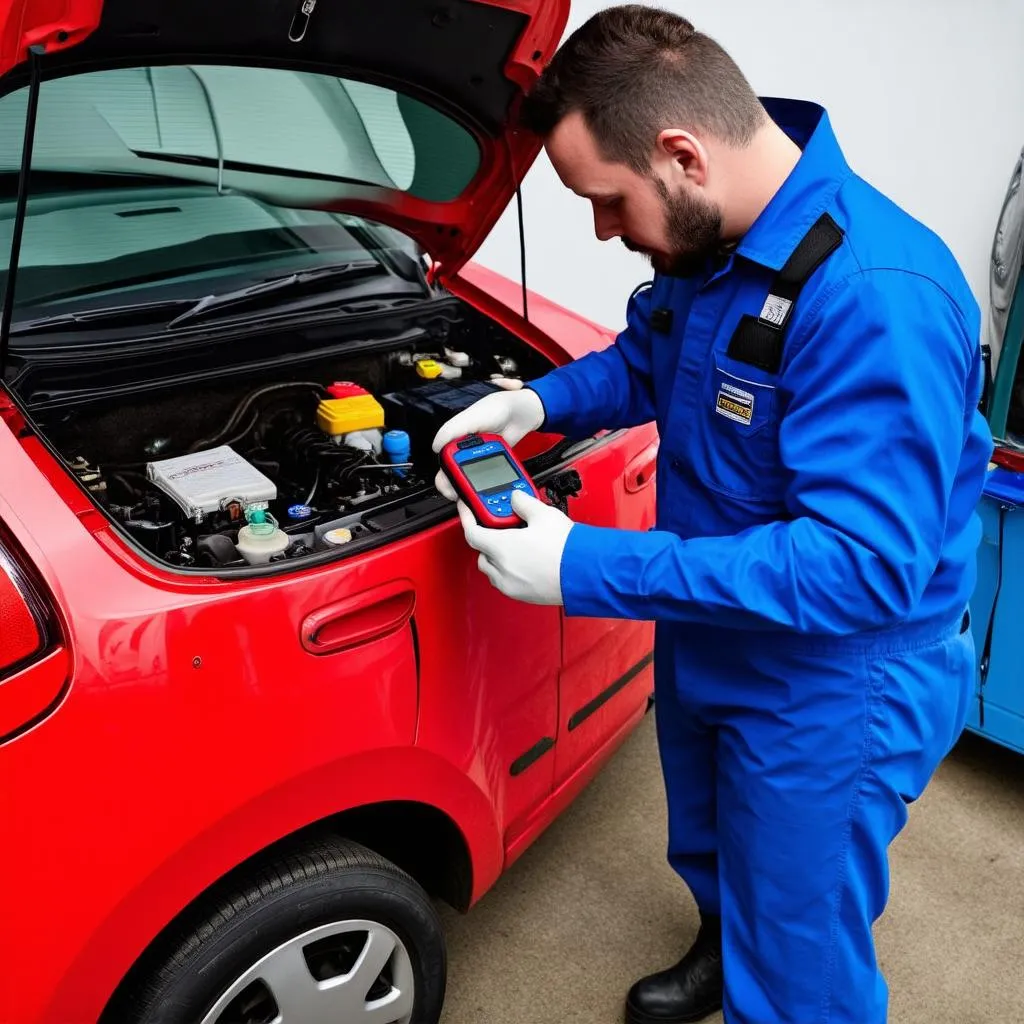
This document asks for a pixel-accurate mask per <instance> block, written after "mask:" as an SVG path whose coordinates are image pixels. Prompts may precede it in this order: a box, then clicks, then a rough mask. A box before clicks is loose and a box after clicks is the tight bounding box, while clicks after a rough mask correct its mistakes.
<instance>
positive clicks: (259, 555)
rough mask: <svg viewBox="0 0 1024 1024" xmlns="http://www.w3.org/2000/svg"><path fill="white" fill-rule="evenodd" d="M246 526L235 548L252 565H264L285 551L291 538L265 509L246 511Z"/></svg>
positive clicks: (239, 532)
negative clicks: (279, 527)
mask: <svg viewBox="0 0 1024 1024" xmlns="http://www.w3.org/2000/svg"><path fill="white" fill-rule="evenodd" d="M245 520H246V525H245V526H243V527H242V528H241V529H240V530H239V531H238V541H237V542H236V544H235V547H236V548H238V553H239V554H240V555H241V556H242V557H243V558H244V559H245V560H246V561H247V562H248V563H249V564H250V565H262V564H263V563H265V562H269V561H270V559H271V557H272V556H274V555H276V554H279V553H280V552H282V551H284V549H285V548H286V547H288V545H289V544H290V543H291V538H290V537H289V536H288V534H287V533H285V532H284V530H280V529H278V526H277V521H276V520H275V519H274V517H273V516H272V515H271V514H270V513H269V512H268V511H267V510H266V509H263V508H247V509H246V510H245Z"/></svg>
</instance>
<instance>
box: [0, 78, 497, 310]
mask: <svg viewBox="0 0 1024 1024" xmlns="http://www.w3.org/2000/svg"><path fill="white" fill-rule="evenodd" d="M26 108H27V89H21V90H19V91H17V92H14V93H11V94H9V95H7V96H5V97H3V98H0V253H2V254H3V257H6V255H7V254H8V253H9V252H10V244H11V237H12V232H13V226H14V215H15V201H16V195H17V187H18V174H19V170H20V165H21V150H22V137H23V133H24V125H25V114H26ZM479 161H480V151H479V147H478V145H477V143H476V140H475V139H474V138H473V136H472V135H471V134H470V133H468V132H467V131H466V130H465V129H464V128H462V127H461V126H460V125H458V124H456V123H455V122H454V121H452V120H450V119H448V118H447V117H445V116H444V115H442V114H440V113H438V112H437V111H436V110H434V109H433V108H431V107H429V106H427V105H425V104H423V103H421V102H419V101H418V100H415V99H413V98H411V97H409V96H405V95H403V94H401V93H397V92H395V91H393V90H390V89H386V88H382V87H379V86H375V85H370V84H367V83H364V82H357V81H351V80H348V79H343V78H337V77H331V76H326V75H319V74H310V73H305V72H296V71H284V70H277V69H269V68H248V67H219V66H205V65H194V66H193V65H189V66H172V67H142V68H119V69H115V70H106V71H98V72H92V73H89V74H84V75H76V76H71V77H66V78H60V79H54V80H52V81H44V82H43V83H42V84H41V86H40V94H39V109H38V120H37V128H36V133H35V142H34V146H33V154H32V173H31V178H30V189H29V197H28V206H27V216H26V221H25V229H24V235H23V238H22V244H21V254H20V258H19V268H18V275H17V281H16V285H15V296H14V298H15V303H14V322H15V323H17V322H19V321H24V320H30V319H35V318H39V317H45V316H49V315H51V314H59V313H64V312H69V311H78V310H88V309H90V308H99V307H106V306H110V305H112V304H115V303H116V304H121V305H123V304H125V303H135V302H152V301H154V300H161V299H165V298H190V297H196V298H198V297H201V296H203V295H207V294H210V293H212V292H220V291H225V290H230V289H233V288H238V287H245V286H246V285H247V284H249V283H252V282H256V281H262V280H266V279H268V278H270V277H273V276H275V275H279V274H287V273H291V272H294V271H297V270H305V269H311V268H316V267H318V266H322V265H327V264H337V263H339V262H344V261H348V260H359V259H366V258H367V255H368V254H369V255H371V256H372V255H376V256H377V258H383V257H385V256H386V254H387V252H388V251H389V250H395V249H401V250H403V251H405V252H407V253H411V254H413V255H419V254H418V252H417V250H416V247H415V245H414V243H413V242H412V241H411V240H409V239H408V238H406V237H405V236H403V235H401V234H400V233H398V232H396V231H393V230H391V229H388V228H385V227H383V226H381V225H376V224H372V223H369V222H367V221H365V220H363V219H361V218H359V217H354V216H352V215H346V214H340V213H331V212H324V211H322V210H319V209H316V208H315V207H320V206H330V205H334V204H337V203H340V202H342V201H344V200H345V199H349V198H352V197H355V198H358V199H363V200H366V199H372V198H373V196H374V195H375V194H379V191H380V189H381V188H387V189H395V190H399V191H403V192H407V193H408V194H409V195H411V196H414V197H416V198H420V199H427V200H431V201H442V202H443V201H448V200H451V199H454V198H456V197H457V196H458V195H459V194H460V193H461V192H462V191H463V190H464V189H465V187H466V185H467V184H468V183H469V182H470V180H471V179H472V178H473V176H474V175H475V173H476V171H477V169H478V167H479ZM0 259H2V263H3V267H2V270H0V287H3V288H6V279H7V268H6V264H7V260H6V258H2V257H0Z"/></svg>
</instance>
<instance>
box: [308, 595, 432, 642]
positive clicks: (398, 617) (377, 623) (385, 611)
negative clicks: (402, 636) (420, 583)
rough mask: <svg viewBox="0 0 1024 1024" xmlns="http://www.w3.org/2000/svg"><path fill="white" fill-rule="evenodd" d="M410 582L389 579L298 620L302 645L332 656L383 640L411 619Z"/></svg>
mask: <svg viewBox="0 0 1024 1024" xmlns="http://www.w3.org/2000/svg"><path fill="white" fill-rule="evenodd" d="M415 607H416V590H415V587H414V586H413V583H412V581H411V580H393V581H391V582H390V583H384V584H382V585H381V586H379V587H373V588H371V589H370V590H364V591H363V592H362V593H359V594H354V595H353V596H352V597H346V598H343V599H342V600H340V601H335V602H333V603H332V604H328V605H325V606H324V607H323V608H319V609H317V611H315V612H311V613H310V614H309V615H307V616H306V617H305V618H304V619H303V620H302V629H301V637H302V646H303V647H304V648H305V649H306V650H307V651H309V653H310V654H334V653H337V652H338V651H347V650H351V649H352V648H353V647H359V646H362V645H363V644H369V643H373V642H374V641H375V640H383V639H384V638H385V637H387V636H391V634H392V633H397V632H398V631H399V630H400V629H401V628H402V627H403V626H405V624H406V623H407V622H408V621H409V620H410V619H411V618H412V613H413V610H414V609H415Z"/></svg>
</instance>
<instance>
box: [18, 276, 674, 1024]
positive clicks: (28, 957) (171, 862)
mask: <svg viewBox="0 0 1024 1024" xmlns="http://www.w3.org/2000/svg"><path fill="white" fill-rule="evenodd" d="M484 286H486V287H487V288H488V289H489V291H484ZM453 290H455V291H457V292H461V293H462V295H463V297H465V298H466V299H467V301H470V300H471V299H472V298H476V299H481V298H484V304H486V305H487V306H488V307H489V308H490V311H491V312H492V315H496V316H499V315H500V317H502V318H504V319H505V320H507V321H508V323H509V324H512V325H514V326H515V327H516V328H517V329H519V328H521V330H522V333H526V334H532V335H533V336H534V337H535V340H536V344H537V345H538V347H541V348H546V349H547V351H548V352H549V353H551V355H552V358H553V359H555V361H557V362H564V361H566V360H567V359H568V358H570V357H571V354H572V353H575V354H580V355H581V354H583V353H584V352H585V351H586V350H587V349H588V348H593V347H602V346H603V345H604V344H607V343H608V341H610V340H611V337H612V333H611V332H609V331H608V330H606V329H603V328H599V327H597V326H596V325H593V324H589V323H587V322H585V321H582V320H578V319H575V318H573V317H571V315H569V314H567V313H566V312H565V311H563V310H560V309H558V307H556V306H554V305H553V304H551V303H549V302H547V301H546V300H543V299H542V298H541V297H539V296H538V297H536V298H533V297H531V322H530V323H529V324H523V322H522V321H521V319H520V318H519V315H518V313H517V312H516V311H515V308H514V303H515V301H516V298H517V296H519V295H520V294H521V293H520V292H519V289H518V286H517V285H516V284H515V283H514V282H509V281H505V280H504V279H502V278H499V277H498V276H497V275H494V274H493V273H492V272H491V271H488V270H485V269H483V268H478V267H474V266H470V267H467V268H466V271H465V272H464V276H463V277H462V278H460V279H459V280H458V281H457V282H455V285H454V288H453ZM502 311H503V312H502ZM549 329H550V330H553V331H557V332H558V333H557V334H556V337H557V341H556V340H555V338H554V337H552V336H551V335H550V334H548V330H549ZM563 339H564V343H563ZM570 349H571V350H572V352H570V351H567V350H570ZM3 417H4V419H5V421H6V425H5V426H3V427H2V428H0V464H3V465H4V467H5V483H4V488H3V491H2V493H0V521H2V522H3V523H4V524H5V527H6V528H7V529H8V530H9V532H10V533H11V535H12V536H13V537H14V539H15V540H16V542H17V543H18V545H19V546H20V547H21V548H22V549H23V550H24V551H25V552H26V553H27V554H28V556H29V558H30V559H31V561H32V563H33V564H34V565H35V567H36V570H37V572H38V573H39V575H40V577H41V578H42V580H43V582H44V583H45V585H46V586H47V587H48V588H49V590H50V592H51V594H52V596H53V600H54V602H55V604H56V606H57V608H58V609H59V611H60V618H61V626H62V629H63V630H64V631H65V635H66V637H67V650H68V652H69V655H68V656H69V657H70V658H71V661H70V663H69V665H70V667H69V680H70V683H69V685H68V686H67V687H66V688H65V690H64V692H63V695H62V697H61V700H60V703H59V704H58V706H57V707H56V708H55V709H53V710H52V711H51V713H50V714H49V715H48V716H47V717H46V718H45V719H44V720H42V721H41V722H39V723H38V724H36V725H34V726H32V727H31V728H29V729H27V730H26V731H24V732H23V733H22V734H20V735H18V736H17V737H16V738H14V739H12V740H11V741H9V742H8V743H5V744H3V745H2V746H0V766H2V768H0V771H2V781H3V791H4V814H5V819H6V820H8V821H13V822H17V823H18V829H19V831H20V832H21V834H23V835H24V836H26V837H31V841H30V842H29V843H27V844H14V845H7V846H5V847H4V851H3V853H2V854H0V866H2V868H3V869H4V873H5V875H6V876H7V877H13V876H17V877H18V878H19V880H20V881H19V891H18V895H17V896H16V898H14V899H13V900H10V901H9V902H8V906H7V908H6V921H7V928H6V929H5V935H6V936H7V939H6V940H5V942H4V943H3V955H4V958H5V962H6V963H7V964H8V970H7V971H6V972H5V974H6V977H7V978H8V979H10V978H12V977H15V978H17V979H18V984H17V986H16V987H15V986H12V988H11V990H10V991H9V992H7V993H6V994H5V999H4V1002H5V1005H6V1006H7V1007H8V1008H9V1011H10V1013H11V1018H10V1019H11V1020H12V1021H16V1022H19V1024H20V1022H22V1021H24V1022H32V1024H58V1022H59V1024H67V1022H68V1021H70V1020H75V1021H77V1020H82V1021H84V1020H95V1019H96V1017H97V1016H98V1015H99V1013H100V1012H101V1011H102V1008H103V1006H104V1005H105V1004H106V1002H107V1000H108V999H109V998H110V996H111V994H112V992H113V990H114V988H115V986H116V985H117V984H118V983H119V981H120V980H121V979H122V977H123V976H124V974H125V972H126V971H127V970H128V968H129V967H130V966H131V964H132V963H133V962H134V960H135V959H136V958H137V957H138V956H139V954H140V953H141V951H142V950H143V949H144V948H145V946H146V945H147V944H148V943H149V942H150V941H152V940H153V938H154V937H155V936H156V935H157V934H158V933H159V931H160V930H161V929H162V928H163V927H164V926H165V925H167V923H168V922H169V921H170V920H171V919H172V918H173V917H174V916H175V915H176V914H177V913H178V912H180V911H181V909H182V908H183V907H184V906H186V905H187V904H188V903H189V902H190V901H192V900H194V899H196V898H197V897H198V896H200V895H201V893H202V892H203V891H204V890H205V889H206V888H207V887H208V886H209V885H211V884H212V883H213V882H215V881H216V880H217V879H219V878H221V877H223V876H224V875H225V874H226V873H227V872H229V871H230V870H231V869H232V868H233V867H235V866H236V865H237V864H239V863H241V862H242V861H244V860H245V859H247V858H248V857H251V856H253V855H255V854H256V853H258V852H259V851H260V850H263V849H265V848H266V847H267V846H269V845H270V844H272V843H273V842H275V841H277V840H279V839H280V838H282V837H284V836H287V835H289V834H291V833H292V832H294V831H296V830H298V829H301V828H303V827H305V826H308V825H310V824H313V823H315V822H318V821H322V820H324V819H325V818H329V817H331V816H332V815H336V814H338V813H340V812H343V811H345V810H348V809H352V808H356V807H362V806H369V805H374V804H379V803H386V802H391V801H412V802H416V803H420V804H424V805H427V806H429V807H432V808H435V809H436V810H438V811H440V812H442V813H443V814H444V815H445V816H447V817H448V818H449V819H450V820H451V821H452V822H453V823H454V825H455V826H456V828H457V829H458V832H459V834H460V835H461V836H462V837H463V840H464V841H465V844H466V847H467V849H468V851H469V857H470V862H471V866H472V886H471V894H470V903H475V902H476V901H477V900H478V899H479V898H480V897H481V896H482V895H483V894H484V893H485V892H486V891H487V890H488V889H489V888H490V886H491V885H493V883H494V882H495V880H496V879H497V878H498V877H499V875H500V873H501V872H502V871H503V870H504V869H505V868H507V867H508V866H509V865H510V864H511V863H513V862H514V860H515V859H517V858H518V856H520V855H521V853H522V852H523V851H524V850H525V849H526V848H527V847H528V846H529V844H530V842H532V841H533V839H535V838H536V836H537V835H539V834H540V833H541V832H542V831H543V829H544V828H545V827H546V826H547V825H548V824H549V823H550V822H551V821H552V820H553V819H554V818H555V817H556V816H557V814H558V813H560V812H561V810H563V809H564V807H565V806H567V804H568V803H569V802H570V801H571V800H572V798H573V797H574V796H575V795H576V794H577V793H578V792H579V790H580V789H581V788H582V787H583V786H584V785H585V784H586V783H587V782H588V781H589V780H590V778H592V777H593V775H594V773H595V772H596V771H597V770H598V768H599V767H600V765H601V764H602V763H604V761H605V760H606V758H607V757H608V756H609V755H610V754H611V753H612V752H613V751H614V750H615V749H616V747H617V746H618V745H619V743H621V742H622V740H623V739H624V738H625V736H626V735H628V733H629V731H630V729H631V728H632V727H633V726H634V725H635V724H636V723H637V722H638V721H639V720H640V718H641V717H642V716H643V714H644V712H645V710H646V707H647V701H648V697H649V694H650V692H651V689H652V682H651V671H650V667H649V665H647V664H644V665H641V667H640V669H639V670H638V671H637V672H636V673H635V674H634V676H633V677H632V678H631V679H630V680H629V685H627V686H624V687H620V688H619V689H617V690H616V692H615V693H614V695H613V696H611V697H610V698H609V699H607V700H606V702H605V703H604V705H603V706H602V708H601V710H600V712H599V713H595V714H594V715H593V716H592V717H591V719H590V720H589V721H588V723H587V727H586V728H581V729H580V730H579V731H578V735H579V738H580V739H581V740H584V739H585V744H584V745H582V746H580V747H579V748H578V749H576V750H574V751H573V753H572V756H571V757H570V758H568V759H567V758H565V757H564V756H561V755H560V750H559V747H560V746H565V745H566V744H567V741H568V740H567V735H566V728H567V715H568V714H571V713H572V711H573V710H575V709H576V706H577V705H578V704H579V703H580V702H581V701H585V700H588V699H590V696H591V689H590V688H598V689H605V688H607V685H608V684H609V682H614V679H612V678H611V676H612V675H614V674H616V673H619V670H620V668H622V666H627V663H630V664H633V665H635V664H638V663H639V662H641V661H642V660H643V659H644V657H645V655H646V654H647V652H648V651H649V649H650V637H649V635H648V632H647V630H648V629H649V627H648V626H647V625H646V624H636V623H613V622H596V623H582V622H575V621H572V620H568V619H563V616H562V614H561V610H560V609H557V608H551V607H543V606H531V605H524V604H521V603H518V602H513V601H510V600H509V599H507V598H505V597H503V596H502V595H501V594H500V593H498V592H497V591H496V590H494V589H493V588H492V587H491V586H490V584H489V583H488V582H487V580H486V578H485V577H484V576H483V574H481V573H480V572H479V570H478V568H477V565H476V557H475V555H474V553H473V552H471V551H470V550H469V549H468V548H466V546H465V543H464V540H463V538H462V535H461V529H460V526H459V524H458V521H457V519H456V518H455V517H454V516H453V517H452V518H450V519H448V520H446V521H445V522H444V523H442V524H440V525H439V526H436V527H433V528H431V529H428V530H426V531H424V532H422V533H420V534H416V535H414V536H412V537H409V538H407V539H405V540H401V541H397V542H395V543H393V544H390V545H388V546H385V547H383V548H380V549H377V550H376V551H372V552H368V553H366V554H365V555H362V556H357V557H356V558H353V559H350V560H346V561H342V562H340V563H335V564H332V565H329V566H324V567H321V568H319V569H308V570H305V571H297V572H295V573H292V574H288V575H284V576H277V577H273V578H268V579H264V580H246V581H240V580H239V581H230V582H225V581H223V580H216V579H212V578H203V577H189V578H184V577H181V576H180V575H176V574H175V573H173V572H171V571H166V570H163V569H161V568H160V567H158V566H154V565H153V564H151V563H148V562H145V561H143V560H142V559H141V558H140V557H139V556H138V555H137V553H135V552H134V551H132V550H130V549H129V548H128V547H126V546H125V545H124V544H123V543H122V541H121V540H120V538H119V536H118V535H117V534H116V533H115V532H114V531H113V530H112V529H111V527H110V524H109V522H108V521H107V520H106V519H105V518H104V517H103V516H102V515H100V514H99V513H98V512H97V511H96V510H95V508H94V506H93V505H92V504H91V502H90V501H89V499H88V497H87V496H86V495H85V494H84V492H83V491H82V490H80V489H79V488H78V487H77V486H76V485H75V484H74V483H73V482H72V481H71V480H70V479H69V477H68V476H67V474H66V473H65V471H64V469H63V468H62V467H61V466H60V465H59V464H58V463H57V462H56V460H55V459H54V458H53V457H52V455H51V454H50V453H49V451H48V450H47V449H46V448H45V447H44V446H43V445H42V444H41V443H40V442H39V441H38V440H36V439H34V438H18V437H17V436H16V432H17V428H18V425H19V424H18V419H19V415H18V414H17V412H16V411H13V410H12V408H11V407H10V406H8V407H7V408H6V410H5V411H4V413H3ZM12 426H13V427H14V430H12V429H10V428H11V427H12ZM654 439H655V435H654V428H653V426H650V427H643V428H639V429H636V430H633V431H627V432H622V433H620V434H617V435H605V436H604V437H603V439H602V442H601V443H598V444H597V445H594V446H593V447H592V448H591V449H589V450H587V451H585V452H584V453H583V454H581V455H580V456H579V457H578V458H577V459H576V460H575V461H574V463H573V465H574V467H575V468H576V469H577V470H578V471H579V472H580V475H581V478H582V479H583V481H584V489H583V491H582V492H581V496H580V498H579V499H578V506H577V507H573V508H572V510H571V511H572V513H573V515H574V516H576V517H577V518H579V519H581V520H584V521H590V522H595V523H609V522H613V521H617V520H621V521H623V522H628V523H630V524H632V525H635V526H636V527H637V528H645V527H646V525H648V524H649V523H650V521H651V517H652V516H653V495H652V494H651V493H650V488H641V489H640V490H639V491H636V492H632V493H630V492H628V491H627V490H626V484H625V481H626V480H627V478H628V477H629V467H630V466H631V465H632V464H634V463H635V462H636V460H637V459H638V458H640V459H641V460H643V459H644V458H646V456H645V453H646V452H648V451H649V449H650V448H651V445H652V442H653V441H654ZM538 443H543V442H542V441H540V442H538ZM571 500H573V501H576V500H577V499H571ZM409 593H412V594H414V595H415V604H414V607H413V608H412V615H411V619H408V618H407V617H406V614H405V611H403V610H402V609H398V611H396V612H394V614H392V613H391V612H388V613H387V614H385V615H384V616H383V620H386V621H385V624H384V626H383V627H382V630H381V631H380V632H379V633H378V634H377V635H373V634H372V630H371V631H370V634H371V635H369V636H368V637H367V638H366V639H365V641H364V642H363V643H361V644H359V645H357V646H352V647H348V648H347V649H344V650H342V651H339V652H338V653H332V654H325V655H314V654H311V653H310V652H309V650H308V649H306V648H305V647H304V646H303V635H304V630H305V631H306V633H307V634H308V621H309V617H310V615H311V614H316V613H318V612H319V611H320V610H322V609H324V608H327V609H336V608H337V606H338V603H339V602H345V605H344V607H349V608H358V607H362V606H363V604H366V605H368V606H369V607H370V612H369V613H368V615H369V616H370V618H372V609H373V608H374V607H390V606H388V605H387V602H388V601H389V600H390V599H391V596H392V595H395V594H398V595H406V594H409ZM361 595H362V597H361ZM363 597H365V602H364V601H363ZM522 637H528V638H529V639H530V642H529V643H522V642H520V641H519V640H514V641H513V642H510V638H522ZM592 642H596V643H597V645H598V649H599V651H600V664H598V663H597V662H594V663H593V664H592V665H591V673H592V676H593V678H590V679H588V678H587V676H586V674H585V673H583V672H581V669H582V667H583V665H584V662H585V656H586V650H587V647H588V645H589V644H590V643H592ZM566 644H568V647H567V648H566V649H567V650H569V651H570V652H572V651H575V652H576V654H577V655H578V659H577V660H578V661H579V664H577V665H576V666H575V667H574V668H572V669H571V671H569V672H568V673H565V672H562V660H563V648H565V645H566ZM627 667H628V666H627ZM0 698H2V691H0ZM0 710H2V706H0ZM545 737H551V738H553V739H557V741H558V742H557V743H556V744H555V745H554V746H553V747H550V748H548V749H546V750H545V751H544V752H543V753H542V754H541V755H540V756H538V757H536V758H534V759H533V760H531V761H530V763H529V765H528V766H527V767H526V768H525V769H524V770H521V771H518V772H516V773H515V774H513V771H512V766H513V764H514V763H515V762H516V761H517V760H518V759H520V758H521V757H522V755H524V754H526V753H528V752H529V751H530V750H531V749H532V748H534V747H535V746H536V744H537V742H538V741H539V740H543V739H544V738H545ZM69 766H77V767H76V768H75V769H74V770H69ZM556 771H557V772H558V775H557V778H556ZM25 780H30V781H29V782H27V783H26V781H25ZM29 851H30V852H31V856H30V857H28V858H27V860H26V853H27V852H29ZM55 878H67V879H73V880H74V882H75V885H76V886H77V888H76V892H75V895H74V907H75V912H74V913H73V914H67V915H66V917H65V920H64V921H63V924H62V928H61V929H60V930H59V934H54V930H53V928H52V915H50V914H48V913H42V914H41V913H39V909H40V902H39V897H38V894H39V893H41V892H45V891H52V888H53V880H54V879H55ZM63 898H65V899H66V898H67V896H66V893H65V896H64V897H63ZM44 947H45V948H46V949H47V956H46V957H39V956H35V955H32V954H31V951H32V950H38V949H40V948H44Z"/></svg>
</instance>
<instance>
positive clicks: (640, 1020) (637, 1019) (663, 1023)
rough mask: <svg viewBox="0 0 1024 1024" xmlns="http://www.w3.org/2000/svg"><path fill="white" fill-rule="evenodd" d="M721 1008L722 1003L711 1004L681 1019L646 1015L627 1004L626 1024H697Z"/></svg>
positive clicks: (678, 1017)
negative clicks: (696, 1023)
mask: <svg viewBox="0 0 1024 1024" xmlns="http://www.w3.org/2000/svg"><path fill="white" fill-rule="evenodd" d="M721 1008H722V1004H721V1002H718V1003H709V1004H708V1005H707V1006H706V1007H703V1008H701V1009H700V1010H695V1011H694V1012H693V1013H688V1014H684V1015H683V1016H681V1017H680V1016H676V1017H652V1016H651V1015H650V1014H649V1013H644V1011H643V1010H638V1009H637V1008H636V1007H635V1006H630V1005H629V1003H626V1024H695V1022H696V1021H700V1020H704V1018H705V1017H710V1016H711V1015H712V1014H713V1013H718V1011H719V1010H721Z"/></svg>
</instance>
